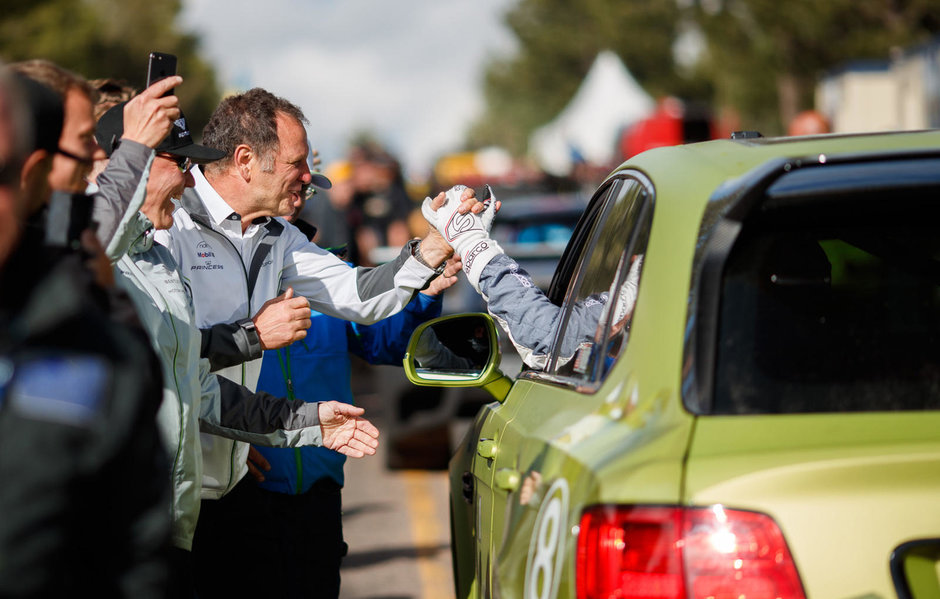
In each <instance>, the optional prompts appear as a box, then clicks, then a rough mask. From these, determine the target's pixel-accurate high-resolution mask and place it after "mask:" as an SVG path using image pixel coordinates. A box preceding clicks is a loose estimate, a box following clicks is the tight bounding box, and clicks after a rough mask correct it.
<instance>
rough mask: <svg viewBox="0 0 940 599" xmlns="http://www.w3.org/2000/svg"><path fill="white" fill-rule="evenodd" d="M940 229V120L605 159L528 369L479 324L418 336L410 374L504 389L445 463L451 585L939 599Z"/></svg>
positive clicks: (463, 590)
mask: <svg viewBox="0 0 940 599" xmlns="http://www.w3.org/2000/svg"><path fill="white" fill-rule="evenodd" d="M496 218H497V219H498V218H499V216H498V215H497V217H496ZM938 227H940V132H914V133H889V134H876V135H856V136H822V137H806V138H787V139H783V138H781V139H771V138H761V137H759V136H756V135H751V134H738V135H736V136H734V137H733V138H732V139H730V140H720V141H712V142H705V143H701V144H693V145H687V146H679V147H670V148H660V149H656V150H651V151H649V152H646V153H644V154H641V155H639V156H636V157H634V158H633V159H631V160H629V161H628V162H626V163H625V164H623V165H622V166H620V167H619V168H618V169H617V170H616V171H615V172H614V173H612V174H611V175H610V176H609V177H608V178H607V180H606V181H605V182H604V183H603V184H602V185H601V186H600V187H599V188H598V190H597V192H596V193H595V194H594V196H593V198H592V200H591V202H590V204H589V205H588V207H587V208H586V210H585V212H584V214H583V216H582V218H581V220H580V222H579V224H578V227H577V229H576V231H575V233H574V235H573V237H572V238H571V241H570V242H569V244H568V247H567V249H566V251H565V254H564V256H563V257H562V259H561V261H560V263H559V265H558V268H557V270H556V272H555V275H554V278H553V281H552V285H551V288H550V290H549V292H548V298H549V299H550V300H551V302H552V303H554V304H555V305H556V306H558V311H559V317H558V319H557V323H558V325H557V327H556V329H555V331H554V341H553V345H552V349H550V350H549V352H548V360H547V363H546V364H545V365H544V366H543V367H541V368H539V369H524V370H523V371H522V372H521V373H520V374H519V375H518V377H517V378H516V379H515V380H509V379H508V378H506V377H504V376H503V375H502V374H501V373H500V372H499V370H498V364H499V355H500V352H499V345H498V343H499V340H498V336H497V332H496V327H495V325H494V323H493V320H492V319H491V318H490V316H488V315H486V314H472V315H458V316H448V317H444V318H442V319H439V320H437V321H433V322H431V323H428V324H427V325H426V326H424V327H422V328H421V329H419V330H418V331H416V332H415V335H414V337H413V338H412V343H411V347H410V352H409V355H408V356H407V357H406V360H405V367H406V371H407V372H408V376H409V378H410V379H411V380H412V381H413V382H415V383H416V384H421V385H438V386H482V387H485V388H486V389H488V390H489V391H490V392H491V393H492V394H493V396H494V397H495V398H496V401H494V402H492V403H490V404H488V405H486V406H485V407H484V408H483V409H482V410H481V411H480V413H479V415H478V417H477V419H476V421H475V423H474V425H473V426H472V428H471V430H470V432H469V434H468V435H467V437H466V438H465V439H464V441H463V443H462V444H461V446H460V447H459V448H458V450H457V451H456V453H455V455H454V456H453V458H452V460H451V462H450V478H451V522H452V548H453V560H454V573H455V580H456V591H457V597H459V598H464V597H501V598H508V597H519V598H522V599H554V598H556V597H558V598H562V597H563V598H569V597H570V598H574V597H577V598H579V599H608V598H617V599H639V598H643V599H665V598H670V599H672V598H676V599H678V598H683V599H688V598H695V599H707V598H708V599H710V598H714V599H772V598H784V599H786V598H815V599H836V598H845V599H848V598H852V599H861V598H866V599H875V598H889V597H892V598H893V597H900V598H908V597H913V598H918V599H923V598H925V597H940V582H938V563H940V562H938V556H940V228H938ZM631 279H632V280H633V282H634V284H635V287H636V293H635V294H634V295H633V297H632V298H631V299H630V302H631V303H630V305H629V306H628V307H627V308H626V309H622V308H621V307H620V306H619V304H618V306H617V309H605V310H602V311H601V313H600V316H599V317H598V319H597V322H596V326H594V327H593V329H592V330H591V332H590V335H589V337H588V339H587V341H586V342H584V341H582V342H581V343H580V344H579V345H578V348H577V352H576V353H575V354H574V355H566V353H565V352H562V351H560V350H558V349H557V348H560V347H562V346H563V345H564V343H563V342H564V340H565V339H566V337H567V336H569V335H571V334H572V331H571V329H572V328H574V324H573V323H575V322H576V318H574V317H573V316H572V315H573V314H574V313H576V312H577V311H578V310H579V309H580V308H581V307H582V306H583V305H584V303H585V302H586V301H588V300H590V299H591V298H596V297H599V295H598V294H603V293H605V292H606V294H607V295H605V296H604V297H606V298H618V297H623V296H624V295H625V294H624V293H623V292H622V291H623V289H624V288H625V286H626V285H628V284H629V281H630V280H631ZM611 302H613V300H612V299H611ZM429 341H432V342H433V343H432V344H429ZM429 346H434V347H437V348H438V349H437V350H436V351H437V352H438V355H440V356H444V355H447V356H451V359H448V360H439V361H438V362H434V361H426V360H417V359H416V355H417V354H418V351H419V349H418V348H419V347H421V348H423V349H421V351H422V352H424V353H425V354H427V348H428V347H429ZM435 363H437V364H440V365H439V366H428V364H435Z"/></svg>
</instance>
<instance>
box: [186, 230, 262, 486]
mask: <svg viewBox="0 0 940 599" xmlns="http://www.w3.org/2000/svg"><path fill="white" fill-rule="evenodd" d="M190 218H192V216H190ZM192 220H193V222H194V223H196V224H198V225H199V226H200V227H202V228H204V229H206V230H207V231H210V232H211V233H214V234H215V235H216V237H219V238H221V239H223V240H225V243H227V244H228V245H229V246H231V248H232V251H233V252H235V255H236V256H238V263H239V264H240V265H241V267H242V279H243V280H244V282H245V296H246V297H247V298H248V314H247V315H246V318H251V293H250V292H249V289H248V271H247V270H245V261H244V259H243V257H242V254H241V252H239V251H238V247H236V246H235V244H234V243H232V240H231V239H229V238H228V237H226V236H225V234H224V233H221V232H219V231H216V230H215V229H213V228H212V227H211V226H206V225H204V224H203V223H200V222H198V221H196V219H192ZM252 255H253V254H252ZM241 369H242V385H245V378H246V376H247V374H248V371H247V368H246V366H245V363H244V362H242V364H241ZM237 447H238V445H237V442H235V441H233V442H232V452H231V454H230V457H229V471H228V483H226V485H225V488H226V489H227V491H226V492H228V491H230V490H231V489H232V479H233V477H234V476H235V457H236V456H237V453H236V451H235V449H236V448H237Z"/></svg>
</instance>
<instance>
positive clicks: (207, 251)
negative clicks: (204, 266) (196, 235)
mask: <svg viewBox="0 0 940 599" xmlns="http://www.w3.org/2000/svg"><path fill="white" fill-rule="evenodd" d="M196 257H198V258H215V252H213V251H212V246H211V245H209V244H208V243H206V242H205V241H200V242H199V243H197V244H196Z"/></svg>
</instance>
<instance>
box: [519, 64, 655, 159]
mask: <svg viewBox="0 0 940 599" xmlns="http://www.w3.org/2000/svg"><path fill="white" fill-rule="evenodd" d="M654 108H655V101H654V100H653V98H652V97H651V96H650V95H649V94H647V93H646V92H645V91H644V90H643V88H641V87H640V85H639V84H638V83H637V82H636V80H635V79H634V78H633V76H632V75H631V74H630V72H629V71H628V70H627V68H626V67H625V66H624V64H623V62H622V61H621V60H620V58H619V57H618V56H617V55H616V54H614V53H613V52H611V51H609V50H605V51H603V52H601V53H600V54H598V55H597V58H596V59H595V60H594V64H593V65H591V70H590V71H588V74H587V75H585V77H584V81H582V82H581V86H580V87H579V88H578V91H577V93H575V95H574V97H573V98H572V99H571V101H570V102H569V103H568V105H567V106H566V107H565V109H564V110H562V111H561V113H560V114H559V115H558V116H557V117H555V120H553V121H552V122H550V123H548V124H547V125H543V126H542V127H540V128H538V129H536V130H535V131H534V132H533V133H532V136H531V137H530V138H529V153H530V154H532V156H533V157H534V158H535V160H536V161H537V162H538V164H539V166H540V167H542V168H543V169H544V170H545V171H546V172H548V173H551V174H553V175H557V176H564V175H567V174H568V173H569V172H570V171H571V167H572V163H573V160H572V159H573V157H574V156H580V157H581V158H582V159H584V160H585V161H586V162H587V163H589V164H592V165H595V166H604V165H608V164H610V163H611V162H612V161H613V160H614V158H615V150H616V146H617V136H618V134H619V133H620V132H621V130H622V129H623V128H624V127H626V126H629V125H631V124H633V123H635V122H636V121H638V120H640V119H642V118H644V117H646V116H649V115H650V114H651V113H652V112H653V109H654Z"/></svg>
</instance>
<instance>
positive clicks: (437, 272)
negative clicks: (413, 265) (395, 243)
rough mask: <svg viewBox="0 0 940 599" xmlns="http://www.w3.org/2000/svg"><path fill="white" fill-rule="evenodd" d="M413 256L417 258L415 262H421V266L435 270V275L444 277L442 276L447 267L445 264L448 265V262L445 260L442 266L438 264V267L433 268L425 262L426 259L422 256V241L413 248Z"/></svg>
mask: <svg viewBox="0 0 940 599" xmlns="http://www.w3.org/2000/svg"><path fill="white" fill-rule="evenodd" d="M411 255H412V256H414V257H415V260H417V261H418V262H420V263H421V264H423V265H425V266H427V267H428V268H430V269H431V270H433V271H434V274H435V275H442V274H444V267H445V264H446V260H445V261H444V262H441V263H440V264H438V265H437V267H434V266H431V265H430V264H428V261H427V260H425V259H424V256H422V255H421V242H420V241H418V242H417V243H415V244H414V245H413V246H412V247H411Z"/></svg>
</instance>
